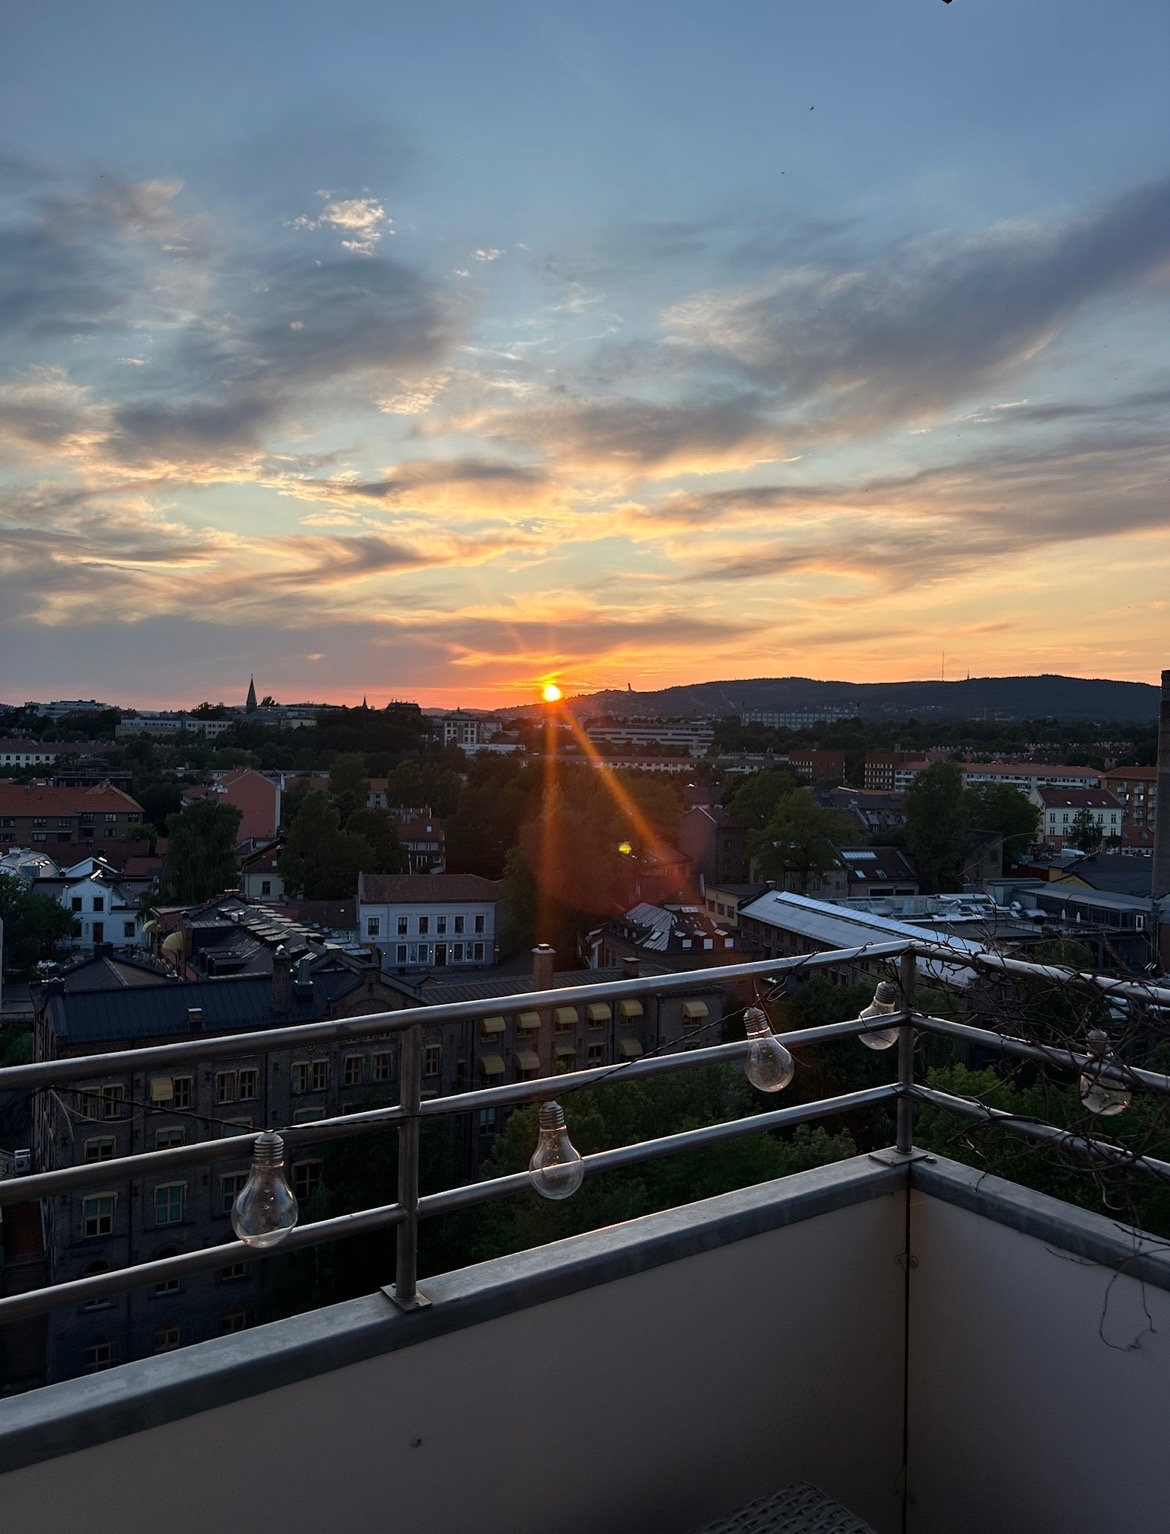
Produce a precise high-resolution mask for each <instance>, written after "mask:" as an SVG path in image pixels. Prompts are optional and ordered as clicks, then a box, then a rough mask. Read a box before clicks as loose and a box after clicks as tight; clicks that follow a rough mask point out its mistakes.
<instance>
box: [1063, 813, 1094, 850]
mask: <svg viewBox="0 0 1170 1534" xmlns="http://www.w3.org/2000/svg"><path fill="white" fill-rule="evenodd" d="M1068 840H1069V842H1070V843H1071V844H1072V845H1073V846H1074V847H1075V848H1076V849H1077V851H1078V852H1096V850H1097V848H1098V847H1099V846H1100V845H1101V827H1100V826H1099V825H1098V824H1097V821H1096V820H1095V818H1094V816H1093V812H1092V810H1090V809H1088V808H1087V807H1086V808H1084V809H1079V810H1078V811H1077V812H1076V814H1075V815H1074V816H1073V822H1072V825H1071V827H1070V828H1069V834H1068Z"/></svg>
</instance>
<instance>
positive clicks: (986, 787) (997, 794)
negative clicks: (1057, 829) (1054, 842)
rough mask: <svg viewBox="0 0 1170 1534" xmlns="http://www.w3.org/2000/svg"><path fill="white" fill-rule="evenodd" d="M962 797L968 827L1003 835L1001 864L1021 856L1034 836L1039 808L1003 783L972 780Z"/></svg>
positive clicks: (1038, 818) (1025, 796) (1038, 817)
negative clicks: (1002, 858) (963, 798)
mask: <svg viewBox="0 0 1170 1534" xmlns="http://www.w3.org/2000/svg"><path fill="white" fill-rule="evenodd" d="M965 799H966V816H967V824H968V825H969V826H970V828H971V829H972V830H973V831H994V832H995V833H996V834H997V835H998V836H1001V837H1002V838H1003V856H1004V863H1005V865H1007V864H1009V863H1011V862H1014V861H1015V860H1016V859H1017V858H1019V857H1020V856H1022V854H1023V853H1025V852H1026V851H1027V850H1028V848H1029V847H1030V846H1031V844H1032V843H1033V842H1034V841H1035V840H1036V837H1037V834H1038V832H1039V829H1040V810H1039V808H1038V807H1037V806H1036V805H1034V804H1033V803H1032V801H1031V800H1030V799H1029V798H1028V796H1027V794H1022V793H1021V792H1020V790H1019V789H1018V788H1012V787H1011V785H1010V784H1007V783H973V784H972V785H971V787H970V788H968V789H967V790H966V794H965Z"/></svg>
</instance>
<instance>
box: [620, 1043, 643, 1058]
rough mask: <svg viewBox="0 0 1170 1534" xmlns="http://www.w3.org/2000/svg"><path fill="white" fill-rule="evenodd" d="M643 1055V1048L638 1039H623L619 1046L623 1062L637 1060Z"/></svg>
mask: <svg viewBox="0 0 1170 1534" xmlns="http://www.w3.org/2000/svg"><path fill="white" fill-rule="evenodd" d="M641 1053H642V1046H641V1044H639V1042H638V1040H637V1039H622V1041H621V1043H620V1044H619V1045H618V1054H620V1055H621V1057H622V1059H623V1060H636V1059H637V1058H638V1056H639V1055H640V1054H641Z"/></svg>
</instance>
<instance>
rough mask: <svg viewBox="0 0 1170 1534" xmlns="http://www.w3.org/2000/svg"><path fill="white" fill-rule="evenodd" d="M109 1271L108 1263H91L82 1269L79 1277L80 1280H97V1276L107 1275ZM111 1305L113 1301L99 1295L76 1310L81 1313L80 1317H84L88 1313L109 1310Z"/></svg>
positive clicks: (106, 1295) (108, 1297) (104, 1295)
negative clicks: (80, 1277)
mask: <svg viewBox="0 0 1170 1534" xmlns="http://www.w3.org/2000/svg"><path fill="white" fill-rule="evenodd" d="M109 1271H110V1265H109V1263H108V1262H101V1261H98V1262H91V1263H89V1264H88V1265H87V1266H86V1267H84V1268H83V1269H82V1271H81V1276H82V1278H97V1277H98V1276H99V1274H102V1273H108V1272H109ZM113 1303H114V1302H113V1300H112V1299H111V1298H110V1296H109V1295H108V1294H102V1295H99V1296H98V1298H97V1299H94V1300H89V1301H87V1302H86V1304H84V1305H79V1306H78V1309H79V1310H80V1311H81V1313H82V1315H85V1314H87V1313H88V1312H89V1311H94V1310H109V1308H110V1306H111V1305H112V1304H113Z"/></svg>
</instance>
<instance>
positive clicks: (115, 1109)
mask: <svg viewBox="0 0 1170 1534" xmlns="http://www.w3.org/2000/svg"><path fill="white" fill-rule="evenodd" d="M94 935H95V937H96V935H97V929H96V928H95V929H94ZM97 1095H98V1099H99V1102H100V1107H101V1117H102V1118H104V1119H116V1118H118V1117H120V1115H121V1112H122V1101H123V1099H124V1098H125V1096H126V1088H125V1087H123V1086H112V1087H102V1089H101V1091H100V1092H99V1093H98V1094H97ZM91 1117H96V1115H91Z"/></svg>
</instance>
